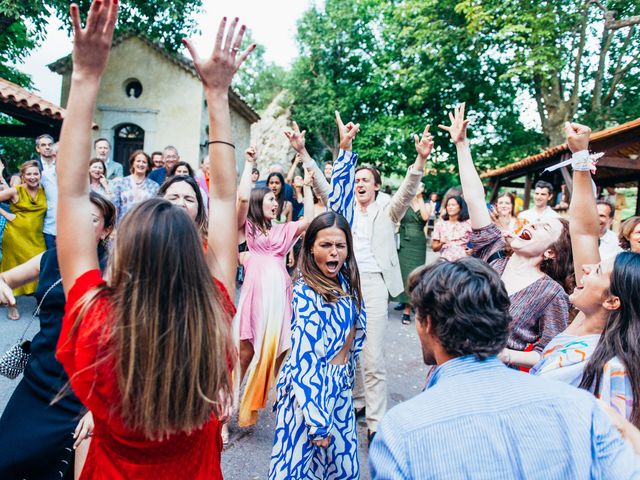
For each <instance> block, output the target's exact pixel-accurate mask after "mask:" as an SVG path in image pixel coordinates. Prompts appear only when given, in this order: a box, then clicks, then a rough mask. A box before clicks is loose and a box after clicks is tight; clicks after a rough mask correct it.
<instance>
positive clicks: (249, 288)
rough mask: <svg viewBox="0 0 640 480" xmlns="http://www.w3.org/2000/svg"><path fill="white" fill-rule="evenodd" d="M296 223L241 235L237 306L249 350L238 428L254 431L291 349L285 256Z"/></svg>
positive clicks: (250, 227)
mask: <svg viewBox="0 0 640 480" xmlns="http://www.w3.org/2000/svg"><path fill="white" fill-rule="evenodd" d="M298 223H299V222H289V223H283V224H277V223H274V224H273V225H272V227H271V229H270V230H269V231H268V232H267V234H266V235H265V234H263V233H262V232H261V231H260V229H258V228H255V232H254V228H253V225H252V224H251V222H249V221H248V220H247V223H246V227H245V235H246V238H247V246H248V247H249V252H250V253H249V255H248V257H247V260H246V261H245V264H244V266H245V275H244V283H243V285H242V292H241V293H240V300H239V302H238V318H237V320H236V322H237V323H238V324H239V327H240V340H248V341H250V342H251V344H252V345H253V350H254V355H253V360H252V362H251V364H250V365H249V368H248V370H247V374H246V378H247V383H246V387H245V390H244V394H243V395H242V398H241V400H240V412H239V419H238V424H239V425H240V426H241V427H245V426H248V425H253V424H255V423H256V421H257V420H258V411H259V410H260V409H262V408H264V407H265V405H266V402H267V397H268V395H269V390H270V389H271V385H272V384H273V383H274V380H275V377H276V375H277V373H278V372H276V371H275V367H276V359H277V358H278V356H279V355H280V354H281V353H283V352H286V351H287V350H289V348H290V347H291V298H292V288H293V287H292V284H291V278H290V277H289V274H288V273H287V269H286V267H285V256H286V254H287V252H288V251H289V250H290V249H291V247H292V246H293V244H294V243H295V242H296V240H297V239H298V235H296V231H297V230H298Z"/></svg>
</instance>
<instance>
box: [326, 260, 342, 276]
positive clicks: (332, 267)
mask: <svg viewBox="0 0 640 480" xmlns="http://www.w3.org/2000/svg"><path fill="white" fill-rule="evenodd" d="M325 265H326V266H327V270H329V272H331V273H335V272H337V271H338V265H340V262H334V261H330V262H327V263H326V264H325Z"/></svg>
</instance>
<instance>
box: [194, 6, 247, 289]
mask: <svg viewBox="0 0 640 480" xmlns="http://www.w3.org/2000/svg"><path fill="white" fill-rule="evenodd" d="M237 26H238V18H235V19H234V20H233V21H232V22H231V25H230V26H229V28H228V30H227V28H226V27H227V18H226V17H225V18H223V19H222V21H221V22H220V26H219V27H218V33H217V35H216V41H215V46H214V47H213V52H212V53H211V55H209V56H208V57H206V58H201V57H200V56H199V55H198V53H197V52H196V50H195V48H194V46H193V45H192V43H191V41H189V40H186V39H185V40H184V44H185V46H186V47H187V49H188V50H189V53H190V54H191V58H192V59H193V64H194V65H195V68H196V71H197V72H198V75H199V76H200V80H201V81H202V85H203V87H204V95H205V98H206V100H207V108H208V110H209V172H210V178H211V188H210V189H209V238H208V243H209V250H208V252H207V261H208V262H209V269H210V270H211V274H212V275H213V276H214V277H216V278H218V279H219V280H220V281H221V282H222V283H223V284H224V286H225V287H226V288H227V291H228V292H229V295H231V298H233V295H234V292H235V275H236V267H237V263H238V262H237V259H238V251H237V249H238V221H237V212H236V202H237V194H236V192H237V188H236V156H235V147H234V146H233V138H232V135H231V117H230V114H229V87H230V85H231V80H233V76H234V75H235V73H236V72H237V71H238V68H240V65H242V63H243V62H244V61H245V59H246V58H247V56H248V55H249V54H250V53H251V51H252V50H253V49H254V48H255V44H252V45H250V46H249V47H248V48H247V49H246V50H245V51H244V52H242V53H241V54H238V52H239V50H240V45H241V43H242V38H243V37H244V32H245V30H246V27H245V26H244V25H242V26H241V27H240V29H239V30H238V32H237V33H236V28H237ZM225 30H226V35H225Z"/></svg>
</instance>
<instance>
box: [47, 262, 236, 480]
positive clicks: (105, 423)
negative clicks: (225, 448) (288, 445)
mask: <svg viewBox="0 0 640 480" xmlns="http://www.w3.org/2000/svg"><path fill="white" fill-rule="evenodd" d="M104 284H105V282H104V280H103V279H102V276H101V273H100V271H99V270H90V271H88V272H86V273H84V274H83V275H81V276H80V277H78V279H77V280H76V282H75V284H74V285H73V287H72V288H71V290H70V291H69V294H68V297H67V304H66V308H65V312H66V313H65V317H64V320H63V325H62V332H61V334H60V340H59V342H58V349H57V357H58V360H59V361H60V363H62V365H63V366H64V369H65V371H66V372H67V375H68V376H69V378H70V382H71V387H72V388H73V391H74V392H75V394H76V395H77V397H78V398H79V399H80V401H81V402H82V403H83V404H84V405H85V406H86V407H87V408H88V409H89V410H91V412H92V413H93V417H94V423H95V427H94V434H93V437H92V442H91V446H90V448H89V453H88V456H87V460H86V463H85V466H84V470H83V472H82V476H83V478H92V479H98V478H99V479H123V480H124V479H129V478H153V479H155V480H162V479H167V480H168V479H175V478H189V479H203V480H204V479H221V478H222V472H221V469H220V452H221V450H222V439H221V436H220V430H221V423H220V422H219V421H218V419H217V418H216V417H215V416H214V415H212V416H211V420H210V421H209V422H207V423H205V424H204V425H203V426H202V427H201V428H200V429H198V430H195V431H193V432H191V433H186V432H181V433H176V434H173V435H171V436H169V437H168V438H166V439H164V440H162V441H153V440H149V439H147V438H145V437H144V436H143V435H142V433H141V432H135V431H131V430H130V429H128V428H127V427H126V426H125V425H124V422H123V420H122V418H121V416H120V415H119V414H118V413H117V409H114V405H118V404H119V403H120V395H119V388H118V381H117V377H116V370H115V361H114V359H113V349H114V345H113V343H112V340H111V333H110V328H109V319H110V317H111V312H112V311H113V305H112V300H111V299H110V298H108V296H107V295H106V294H100V293H99V294H98V296H97V297H95V299H94V300H93V301H92V304H91V306H90V307H89V309H88V311H87V312H86V313H85V314H84V317H83V319H82V321H81V323H80V325H79V326H78V327H77V328H76V329H75V330H74V331H73V332H72V327H73V326H74V324H75V323H76V317H77V311H78V304H79V302H80V301H81V300H82V299H83V297H84V295H85V294H86V293H88V292H89V291H91V290H93V289H96V288H98V287H101V286H103V285H104ZM216 286H217V287H218V289H220V291H221V293H222V295H223V298H224V303H225V307H226V309H227V311H228V312H229V313H230V314H231V313H232V312H233V310H234V308H233V304H232V303H231V299H230V298H229V295H228V293H227V292H226V290H225V289H224V286H223V285H222V284H221V283H220V282H218V281H217V280H216ZM98 360H99V362H97V361H98Z"/></svg>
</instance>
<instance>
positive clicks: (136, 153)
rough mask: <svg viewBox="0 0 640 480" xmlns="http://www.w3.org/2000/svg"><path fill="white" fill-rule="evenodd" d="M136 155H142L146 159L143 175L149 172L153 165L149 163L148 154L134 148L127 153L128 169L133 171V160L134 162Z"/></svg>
mask: <svg viewBox="0 0 640 480" xmlns="http://www.w3.org/2000/svg"><path fill="white" fill-rule="evenodd" d="M138 155H144V158H146V159H147V171H146V172H145V174H144V175H145V177H146V176H147V175H149V174H150V173H151V170H152V169H153V166H152V165H151V157H150V156H149V154H147V153H145V152H144V150H135V151H134V152H132V153H131V155H129V171H130V172H131V173H133V162H135V160H136V157H137V156H138Z"/></svg>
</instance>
